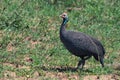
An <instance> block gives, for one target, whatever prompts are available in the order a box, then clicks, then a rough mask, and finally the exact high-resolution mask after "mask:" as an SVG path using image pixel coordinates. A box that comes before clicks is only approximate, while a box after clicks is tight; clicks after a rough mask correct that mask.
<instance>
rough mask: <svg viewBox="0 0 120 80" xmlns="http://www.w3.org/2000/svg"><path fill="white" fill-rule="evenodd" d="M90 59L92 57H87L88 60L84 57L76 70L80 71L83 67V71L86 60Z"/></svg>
mask: <svg viewBox="0 0 120 80" xmlns="http://www.w3.org/2000/svg"><path fill="white" fill-rule="evenodd" d="M90 57H91V56H87V57H86V58H84V57H82V58H81V59H82V60H80V61H79V63H78V65H77V68H76V69H78V68H79V67H80V66H81V69H83V67H84V65H85V60H87V59H89V58H90Z"/></svg>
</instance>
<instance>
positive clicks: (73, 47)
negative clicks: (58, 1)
mask: <svg viewBox="0 0 120 80" xmlns="http://www.w3.org/2000/svg"><path fill="white" fill-rule="evenodd" d="M60 16H61V18H63V22H62V24H61V27H60V40H61V42H62V43H63V44H64V46H65V47H66V49H67V50H68V51H69V52H70V53H72V54H74V55H75V56H78V57H80V58H81V60H80V61H79V62H78V65H77V68H76V69H78V68H79V67H80V68H81V69H83V67H84V65H85V60H87V59H89V58H90V57H92V56H93V57H94V58H95V59H96V60H97V61H100V63H101V65H102V67H104V61H103V59H104V54H105V49H104V47H103V45H102V44H101V42H100V41H98V40H97V39H95V38H93V37H91V36H88V35H86V34H84V33H82V32H75V31H68V30H66V23H67V22H68V16H67V13H63V14H62V15H60Z"/></svg>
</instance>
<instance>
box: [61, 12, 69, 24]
mask: <svg viewBox="0 0 120 80" xmlns="http://www.w3.org/2000/svg"><path fill="white" fill-rule="evenodd" d="M60 17H61V18H63V23H62V25H65V24H66V23H67V22H68V16H67V13H63V14H61V15H60Z"/></svg>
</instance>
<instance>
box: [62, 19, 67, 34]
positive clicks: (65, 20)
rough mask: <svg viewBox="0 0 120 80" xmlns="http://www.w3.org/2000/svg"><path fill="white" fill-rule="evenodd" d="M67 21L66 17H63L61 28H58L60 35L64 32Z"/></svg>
mask: <svg viewBox="0 0 120 80" xmlns="http://www.w3.org/2000/svg"><path fill="white" fill-rule="evenodd" d="M67 22H68V18H63V22H62V24H61V28H60V34H61V35H62V34H63V33H64V32H66V30H65V26H66V23H67Z"/></svg>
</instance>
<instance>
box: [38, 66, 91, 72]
mask: <svg viewBox="0 0 120 80" xmlns="http://www.w3.org/2000/svg"><path fill="white" fill-rule="evenodd" d="M40 68H41V69H42V70H44V71H55V72H79V71H80V72H81V71H82V72H87V73H92V71H90V70H89V69H83V70H81V69H76V68H75V67H45V66H42V67H40Z"/></svg>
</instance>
